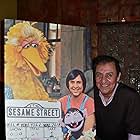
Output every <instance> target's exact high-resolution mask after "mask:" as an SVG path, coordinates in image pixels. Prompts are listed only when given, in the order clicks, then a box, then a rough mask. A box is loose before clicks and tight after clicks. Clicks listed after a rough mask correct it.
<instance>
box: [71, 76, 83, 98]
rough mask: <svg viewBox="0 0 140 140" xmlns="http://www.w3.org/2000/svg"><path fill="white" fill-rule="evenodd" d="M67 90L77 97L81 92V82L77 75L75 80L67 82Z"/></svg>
mask: <svg viewBox="0 0 140 140" xmlns="http://www.w3.org/2000/svg"><path fill="white" fill-rule="evenodd" d="M69 90H70V92H71V93H72V95H73V96H76V97H77V96H79V95H80V94H81V93H82V92H83V81H82V79H81V76H80V75H78V76H77V77H76V78H75V79H73V80H70V81H69Z"/></svg>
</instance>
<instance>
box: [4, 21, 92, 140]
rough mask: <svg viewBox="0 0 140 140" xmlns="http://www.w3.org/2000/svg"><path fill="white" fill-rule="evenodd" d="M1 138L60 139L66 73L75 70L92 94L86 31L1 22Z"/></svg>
mask: <svg viewBox="0 0 140 140" xmlns="http://www.w3.org/2000/svg"><path fill="white" fill-rule="evenodd" d="M3 23H4V24H3V25H4V28H3V29H4V37H3V40H4V43H3V44H4V49H3V50H4V100H5V101H4V102H5V127H6V132H5V133H6V140H63V134H62V130H61V126H60V125H59V123H58V122H59V120H60V119H61V117H62V116H61V112H62V110H61V105H60V102H59V101H58V100H59V98H61V97H62V96H64V95H67V94H68V89H67V88H66V83H65V82H66V75H67V73H68V72H69V71H70V70H71V69H73V68H77V69H80V70H81V71H83V72H84V73H85V76H86V79H87V85H86V89H85V90H86V93H87V94H89V95H91V96H92V95H93V79H92V70H91V67H92V66H91V62H92V61H91V57H90V56H91V54H90V52H91V44H90V43H91V42H90V41H91V39H90V31H89V30H88V28H86V27H80V26H72V25H63V24H56V23H44V22H37V21H23V20H14V19H5V20H4V21H3Z"/></svg>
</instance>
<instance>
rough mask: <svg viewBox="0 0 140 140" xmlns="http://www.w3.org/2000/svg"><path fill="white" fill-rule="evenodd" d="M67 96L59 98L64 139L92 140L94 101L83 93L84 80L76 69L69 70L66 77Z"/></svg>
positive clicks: (81, 73)
mask: <svg viewBox="0 0 140 140" xmlns="http://www.w3.org/2000/svg"><path fill="white" fill-rule="evenodd" d="M66 86H67V88H68V90H69V94H68V95H66V96H64V97H62V98H60V99H59V101H60V102H61V105H62V111H63V124H64V125H63V132H64V134H65V139H70V140H74V139H80V140H81V139H85V137H87V138H89V139H94V137H95V135H94V132H93V128H94V126H95V116H94V112H95V108H94V100H93V99H92V98H91V97H89V96H88V95H86V94H85V93H84V90H85V87H86V78H85V76H84V73H83V72H82V71H80V70H78V69H73V70H71V71H70V72H69V73H68V75H67V77H66Z"/></svg>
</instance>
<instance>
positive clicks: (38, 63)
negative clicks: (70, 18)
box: [4, 21, 53, 100]
mask: <svg viewBox="0 0 140 140" xmlns="http://www.w3.org/2000/svg"><path fill="white" fill-rule="evenodd" d="M6 39H7V40H6V42H5V45H4V51H5V87H6V91H10V92H7V93H10V94H9V95H8V96H12V98H14V99H25V100H28V99H31V100H51V98H49V95H48V93H47V92H46V91H45V88H44V87H43V85H42V83H41V82H40V81H39V80H38V76H40V75H41V73H42V72H46V71H47V68H46V65H45V63H46V62H47V61H48V59H49V56H50V54H51V53H52V52H53V49H52V46H51V45H50V44H49V43H48V41H47V39H46V38H45V37H44V35H43V32H42V31H40V30H39V29H37V28H35V27H33V24H31V23H30V22H27V21H24V22H19V23H16V24H15V25H13V26H11V27H10V29H9V31H8V32H7V36H6ZM11 93H12V94H11Z"/></svg>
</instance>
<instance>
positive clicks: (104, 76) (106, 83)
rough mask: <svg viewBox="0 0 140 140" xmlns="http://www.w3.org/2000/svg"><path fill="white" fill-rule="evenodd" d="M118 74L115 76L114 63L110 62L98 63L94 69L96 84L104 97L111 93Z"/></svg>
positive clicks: (118, 77) (117, 79)
mask: <svg viewBox="0 0 140 140" xmlns="http://www.w3.org/2000/svg"><path fill="white" fill-rule="evenodd" d="M119 79H120V74H119V76H117V71H116V67H115V64H114V63H112V62H109V63H105V64H99V65H97V67H96V71H95V80H96V86H97V87H98V89H99V90H100V92H101V93H102V95H104V96H105V97H110V96H111V95H112V93H113V90H114V88H115V85H116V83H117V81H119Z"/></svg>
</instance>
